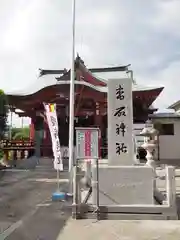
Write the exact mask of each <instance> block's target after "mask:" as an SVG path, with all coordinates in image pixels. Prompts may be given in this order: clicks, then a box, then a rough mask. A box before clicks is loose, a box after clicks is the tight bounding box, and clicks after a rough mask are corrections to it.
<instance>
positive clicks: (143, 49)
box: [0, 0, 180, 109]
mask: <svg viewBox="0 0 180 240" xmlns="http://www.w3.org/2000/svg"><path fill="white" fill-rule="evenodd" d="M76 4H77V7H76V10H77V11H76V51H77V52H79V54H80V56H82V58H83V59H84V61H85V64H87V65H88V66H89V67H95V66H96V67H102V66H114V65H121V64H128V63H131V64H132V69H133V70H134V76H135V78H136V81H137V82H138V83H140V84H143V85H155V86H156V85H157V86H159V85H162V86H165V90H164V92H163V93H162V94H161V96H160V97H159V99H158V100H157V106H159V107H160V108H161V109H163V108H164V107H166V106H167V105H169V104H171V101H174V100H177V99H178V98H179V93H178V90H177V88H176V87H175V86H178V84H179V83H178V82H179V81H178V77H179V71H178V68H179V63H180V35H179V25H180V15H179V11H180V1H178V0H172V1H168V0H166V1H165V0H151V1H148V4H147V1H144V0H136V1H134V0H126V1H125V0H111V1H102V0H98V1H97V0H89V1H84V0H79V1H76ZM71 12H72V9H71V0H62V1H59V0H53V1H51V0H38V1H35V0H32V1H24V0H16V1H15V0H14V1H13V0H2V1H0V84H1V88H4V89H5V90H9V91H11V90H13V89H14V90H15V89H16V90H17V89H22V88H27V86H28V85H30V84H36V81H38V80H37V79H36V76H37V69H38V68H48V69H51V68H52V69H53V68H55V69H57V68H64V67H67V68H68V67H70V61H71V52H70V51H71V30H72V23H71V20H72V16H71ZM2 23H3V24H2ZM171 82H173V84H171ZM169 95H171V96H169Z"/></svg>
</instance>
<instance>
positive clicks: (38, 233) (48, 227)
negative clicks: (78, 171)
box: [0, 164, 71, 240]
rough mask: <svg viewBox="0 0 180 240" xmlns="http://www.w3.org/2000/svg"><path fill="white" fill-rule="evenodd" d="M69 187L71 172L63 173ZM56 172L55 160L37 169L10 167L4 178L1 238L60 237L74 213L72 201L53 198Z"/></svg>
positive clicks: (0, 194) (64, 183) (0, 204)
mask: <svg viewBox="0 0 180 240" xmlns="http://www.w3.org/2000/svg"><path fill="white" fill-rule="evenodd" d="M60 177H61V187H62V188H64V189H66V188H67V172H63V173H61V174H60ZM55 190H56V172H55V171H54V170H53V169H52V167H51V164H50V165H49V166H48V165H46V166H43V165H41V166H40V167H37V169H36V170H34V171H26V170H8V171H7V172H6V173H5V175H4V176H3V177H2V178H1V180H0V240H3V239H7V240H9V239H10V240H11V239H12V240H29V239H30V240H37V239H52V240H53V239H56V238H57V236H58V234H59V231H60V229H61V228H63V227H64V225H65V223H66V221H67V219H68V218H69V216H71V209H70V208H67V209H66V206H70V205H71V203H68V202H57V203H54V202H52V201H51V194H52V192H54V191H55Z"/></svg>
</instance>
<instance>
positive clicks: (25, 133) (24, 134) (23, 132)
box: [11, 127, 30, 140]
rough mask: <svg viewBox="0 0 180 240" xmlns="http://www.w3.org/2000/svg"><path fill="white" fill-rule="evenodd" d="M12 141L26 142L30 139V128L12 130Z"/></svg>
mask: <svg viewBox="0 0 180 240" xmlns="http://www.w3.org/2000/svg"><path fill="white" fill-rule="evenodd" d="M11 131H12V139H13V140H21V139H23V140H26V139H29V132H30V129H29V127H24V128H12V130H11Z"/></svg>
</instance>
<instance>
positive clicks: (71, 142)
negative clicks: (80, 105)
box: [69, 0, 75, 192]
mask: <svg viewBox="0 0 180 240" xmlns="http://www.w3.org/2000/svg"><path fill="white" fill-rule="evenodd" d="M74 59H75V0H72V59H71V61H72V62H71V79H70V100H69V173H70V188H71V192H72V168H73V155H74V95H75V94H74V76H75V74H74Z"/></svg>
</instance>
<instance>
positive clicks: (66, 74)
mask: <svg viewBox="0 0 180 240" xmlns="http://www.w3.org/2000/svg"><path fill="white" fill-rule="evenodd" d="M74 64H75V106H74V107H75V118H74V125H75V127H98V128H100V130H101V131H100V132H101V141H100V142H101V150H102V151H101V155H102V152H103V151H104V149H107V81H111V79H110V78H109V79H108V80H107V79H104V78H100V77H99V76H98V75H100V73H114V72H116V73H117V74H118V73H120V72H121V74H122V73H123V74H124V75H126V74H128V73H131V71H130V70H129V65H125V66H117V67H107V68H92V69H88V68H87V67H86V65H85V64H84V61H83V60H82V59H81V58H80V57H79V56H77V57H76V59H75V61H74ZM70 74H71V70H70V69H69V70H67V69H63V70H44V69H40V76H39V77H38V78H37V80H36V82H35V83H34V84H33V85H32V86H31V87H29V88H28V89H27V90H23V91H18V92H13V93H7V95H8V101H9V106H10V108H11V110H12V111H15V109H20V110H22V112H20V113H18V114H19V116H20V117H29V118H31V124H30V139H31V140H32V141H34V142H35V143H36V146H39V148H40V154H41V155H43V156H51V155H52V144H51V137H50V133H49V129H48V125H47V123H46V121H45V117H44V116H45V115H44V105H43V103H56V104H57V116H58V124H59V138H60V143H61V146H64V147H68V143H69V93H70ZM162 90H163V87H159V88H157V87H144V86H140V85H138V84H136V83H134V82H133V122H134V124H142V123H145V121H146V120H147V119H148V115H149V114H153V113H154V112H155V111H157V109H155V108H153V107H152V104H153V102H154V101H155V100H156V98H157V97H158V96H159V94H160V93H161V92H162ZM75 141H76V138H74V145H75V144H76V142H75Z"/></svg>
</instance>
